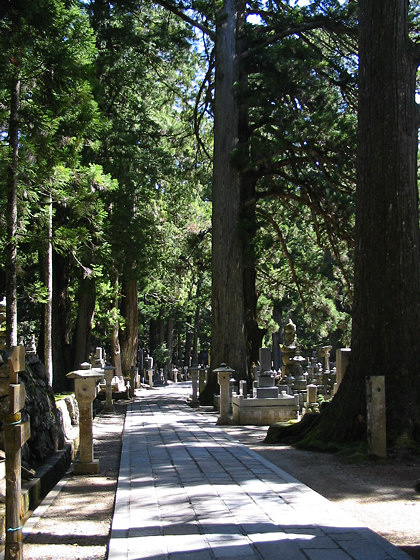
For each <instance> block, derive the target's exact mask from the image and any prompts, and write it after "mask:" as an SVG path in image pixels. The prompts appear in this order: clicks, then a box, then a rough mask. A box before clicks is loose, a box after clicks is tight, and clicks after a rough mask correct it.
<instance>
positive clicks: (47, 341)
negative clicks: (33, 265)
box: [44, 193, 53, 387]
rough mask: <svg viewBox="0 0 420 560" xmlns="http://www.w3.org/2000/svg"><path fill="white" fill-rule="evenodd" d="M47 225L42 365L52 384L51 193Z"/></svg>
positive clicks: (48, 202)
mask: <svg viewBox="0 0 420 560" xmlns="http://www.w3.org/2000/svg"><path fill="white" fill-rule="evenodd" d="M47 205H48V223H47V239H46V243H45V245H46V251H45V261H44V274H45V286H46V288H47V302H46V303H45V306H44V365H45V373H46V374H47V379H48V384H49V385H50V386H51V387H52V384H53V357H52V356H53V354H52V307H53V305H52V301H53V263H52V222H53V203H52V196H51V193H50V194H49V195H48V200H47Z"/></svg>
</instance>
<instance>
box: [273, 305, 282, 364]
mask: <svg viewBox="0 0 420 560" xmlns="http://www.w3.org/2000/svg"><path fill="white" fill-rule="evenodd" d="M282 311H283V308H282V305H281V302H280V301H278V300H277V301H275V302H274V304H273V320H274V321H275V322H276V323H277V324H278V326H279V330H278V331H276V332H275V333H273V334H272V343H273V349H272V352H271V355H272V359H273V367H274V369H275V370H276V371H278V370H279V369H280V368H281V365H282V361H281V350H280V344H282V343H283V342H284V325H283V313H282Z"/></svg>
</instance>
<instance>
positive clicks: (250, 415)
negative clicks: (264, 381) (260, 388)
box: [232, 387, 299, 426]
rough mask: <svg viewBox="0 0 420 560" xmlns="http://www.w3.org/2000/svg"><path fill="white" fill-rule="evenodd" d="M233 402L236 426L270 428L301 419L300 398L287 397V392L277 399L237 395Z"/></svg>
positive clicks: (295, 396)
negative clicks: (273, 425) (275, 424)
mask: <svg viewBox="0 0 420 560" xmlns="http://www.w3.org/2000/svg"><path fill="white" fill-rule="evenodd" d="M276 389H277V387H276ZM265 390H267V389H265ZM232 401H233V402H232V409H233V422H234V423H235V424H239V425H254V426H270V425H271V424H274V423H276V422H288V421H289V420H298V419H299V396H298V395H293V396H292V395H286V392H285V391H283V392H282V393H281V395H279V396H278V397H277V398H267V397H265V398H258V397H255V398H250V399H247V398H245V397H244V396H243V395H236V396H234V397H233V399H232Z"/></svg>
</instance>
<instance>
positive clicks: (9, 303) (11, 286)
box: [6, 77, 20, 348]
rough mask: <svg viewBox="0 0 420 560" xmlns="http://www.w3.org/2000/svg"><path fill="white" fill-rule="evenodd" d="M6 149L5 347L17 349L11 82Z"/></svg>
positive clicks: (15, 98) (16, 85)
mask: <svg viewBox="0 0 420 560" xmlns="http://www.w3.org/2000/svg"><path fill="white" fill-rule="evenodd" d="M10 94H11V95H10V119H9V138H8V141H9V147H10V158H9V164H8V169H7V171H8V174H7V209H6V224H7V226H6V227H7V250H6V344H7V346H8V347H9V348H11V347H12V346H17V293H16V292H17V290H16V274H17V240H16V234H17V177H18V157H19V121H18V111H19V96H20V80H19V78H18V77H15V78H13V79H12V83H11V88H10Z"/></svg>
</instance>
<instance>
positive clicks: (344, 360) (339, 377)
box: [334, 348, 351, 393]
mask: <svg viewBox="0 0 420 560" xmlns="http://www.w3.org/2000/svg"><path fill="white" fill-rule="evenodd" d="M350 356H351V349H350V348H337V351H336V353H335V362H336V363H335V368H336V374H335V382H336V385H337V387H336V388H335V389H334V393H335V392H336V391H337V389H338V387H339V386H340V383H341V382H342V381H343V377H344V374H345V373H346V369H347V366H348V364H349V361H350Z"/></svg>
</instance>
